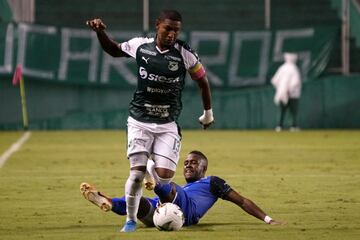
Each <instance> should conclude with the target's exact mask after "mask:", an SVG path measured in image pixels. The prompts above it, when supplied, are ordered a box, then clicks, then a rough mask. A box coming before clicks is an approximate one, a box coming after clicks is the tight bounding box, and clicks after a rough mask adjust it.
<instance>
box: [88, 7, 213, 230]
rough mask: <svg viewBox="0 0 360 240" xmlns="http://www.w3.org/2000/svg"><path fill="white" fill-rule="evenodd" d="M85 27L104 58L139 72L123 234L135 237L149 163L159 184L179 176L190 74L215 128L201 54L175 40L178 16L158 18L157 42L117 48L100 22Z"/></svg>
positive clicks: (142, 40)
mask: <svg viewBox="0 0 360 240" xmlns="http://www.w3.org/2000/svg"><path fill="white" fill-rule="evenodd" d="M87 25H88V26H89V27H90V28H91V29H92V30H94V31H95V32H96V34H97V37H98V39H99V42H100V44H101V46H102V48H103V49H104V51H105V52H107V53H108V54H110V55H111V56H113V57H133V58H135V60H136V63H137V66H138V74H137V79H138V81H137V88H136V91H135V93H134V96H133V99H132V100H131V102H130V106H129V117H128V121H127V130H128V148H127V156H128V158H129V161H130V174H129V177H128V179H127V181H126V184H125V198H126V203H127V209H126V212H127V219H126V223H125V225H124V227H123V228H122V231H123V232H132V231H135V230H136V222H137V218H136V215H137V212H138V209H139V202H140V198H141V196H142V181H143V179H144V177H145V173H146V164H147V161H148V159H149V158H152V159H153V160H154V162H155V180H156V182H158V183H160V184H167V183H169V182H170V181H171V179H172V178H173V176H174V174H175V171H176V165H177V163H178V161H179V152H180V147H181V142H180V141H181V135H180V129H179V127H178V125H177V119H178V117H179V115H180V112H181V109H182V103H181V93H182V90H183V88H184V84H185V81H184V80H185V75H186V72H189V74H190V76H191V78H192V79H193V80H194V81H195V82H196V83H197V84H198V86H199V88H200V92H201V98H202V102H203V107H204V113H203V114H202V116H200V118H199V122H200V124H202V126H203V128H204V129H206V128H208V127H209V126H210V125H211V124H212V123H213V122H214V117H213V112H212V107H211V92H210V87H209V82H208V80H207V77H206V72H205V69H204V67H203V65H202V64H201V62H200V60H199V57H198V56H197V54H196V53H195V52H194V51H193V50H192V49H191V48H190V47H189V46H188V45H187V44H186V43H185V42H183V41H180V40H178V39H177V37H178V35H179V33H180V30H181V25H182V17H181V15H180V14H179V13H178V12H177V11H175V10H164V11H162V12H161V13H160V15H159V17H158V18H157V20H156V36H155V37H154V38H147V37H135V38H132V39H130V40H128V41H126V42H123V43H117V42H116V41H114V40H112V39H110V38H109V37H108V35H107V34H106V33H105V29H106V25H105V24H104V23H103V22H102V20H101V19H99V18H97V19H93V20H90V21H87ZM153 174H154V173H153Z"/></svg>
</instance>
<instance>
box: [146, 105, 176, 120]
mask: <svg viewBox="0 0 360 240" xmlns="http://www.w3.org/2000/svg"><path fill="white" fill-rule="evenodd" d="M144 106H145V107H146V111H147V114H149V115H152V116H157V117H161V118H166V117H168V116H169V115H170V114H169V108H170V105H151V104H147V103H145V104H144Z"/></svg>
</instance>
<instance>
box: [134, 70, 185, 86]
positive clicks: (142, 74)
mask: <svg viewBox="0 0 360 240" xmlns="http://www.w3.org/2000/svg"><path fill="white" fill-rule="evenodd" d="M139 75H140V77H141V78H142V79H147V80H149V81H154V82H163V83H176V82H179V81H180V78H179V77H176V78H168V77H165V76H160V75H157V74H154V73H148V72H147V71H146V69H145V68H144V67H140V68H139Z"/></svg>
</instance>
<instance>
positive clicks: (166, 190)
mask: <svg viewBox="0 0 360 240" xmlns="http://www.w3.org/2000/svg"><path fill="white" fill-rule="evenodd" d="M171 190H172V184H171V183H163V184H161V183H157V184H156V186H155V188H154V192H155V193H156V195H158V196H159V197H160V198H164V197H167V196H169V194H170V193H171Z"/></svg>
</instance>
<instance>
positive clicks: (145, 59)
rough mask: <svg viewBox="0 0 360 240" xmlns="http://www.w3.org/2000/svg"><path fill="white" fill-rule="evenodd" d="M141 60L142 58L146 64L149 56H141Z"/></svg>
mask: <svg viewBox="0 0 360 240" xmlns="http://www.w3.org/2000/svg"><path fill="white" fill-rule="evenodd" d="M141 59H142V60H144V61H145V62H146V64H149V63H148V61H149V59H150V58H149V57H148V58H145V57H144V56H142V57H141Z"/></svg>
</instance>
